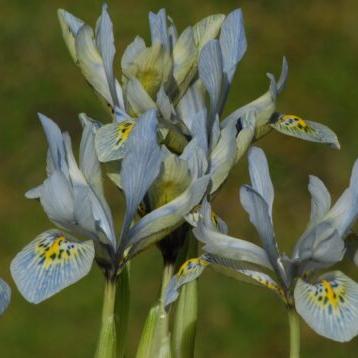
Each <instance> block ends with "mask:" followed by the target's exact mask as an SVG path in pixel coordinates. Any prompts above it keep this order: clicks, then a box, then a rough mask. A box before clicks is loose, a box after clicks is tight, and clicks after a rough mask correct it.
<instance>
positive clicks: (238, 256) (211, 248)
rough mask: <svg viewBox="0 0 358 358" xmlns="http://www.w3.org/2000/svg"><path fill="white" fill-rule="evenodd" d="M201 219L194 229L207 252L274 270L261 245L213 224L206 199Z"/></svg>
mask: <svg viewBox="0 0 358 358" xmlns="http://www.w3.org/2000/svg"><path fill="white" fill-rule="evenodd" d="M200 215H201V219H199V221H198V222H197V225H196V227H195V228H194V229H193V233H194V235H195V237H196V238H197V239H198V240H199V241H201V242H203V243H204V244H205V245H204V247H203V249H204V251H205V252H208V253H210V254H213V255H219V256H222V257H225V258H227V259H232V260H236V261H241V262H248V263H252V264H254V265H258V266H262V267H265V268H267V269H270V270H272V269H273V268H272V265H271V263H270V260H269V257H268V255H267V254H266V252H265V250H263V249H262V248H261V247H259V246H257V245H255V244H253V243H251V242H249V241H245V240H241V239H236V238H233V237H230V236H228V235H225V234H223V233H221V232H218V231H217V229H216V225H215V224H213V214H212V211H211V207H210V204H209V203H208V202H207V201H206V200H205V201H204V203H203V204H202V209H201V212H200Z"/></svg>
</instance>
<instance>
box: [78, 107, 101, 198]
mask: <svg viewBox="0 0 358 358" xmlns="http://www.w3.org/2000/svg"><path fill="white" fill-rule="evenodd" d="M80 119H81V122H82V126H83V130H82V137H81V143H80V158H79V167H80V170H81V172H82V173H83V175H84V177H85V179H86V181H87V183H88V185H89V186H90V187H91V188H92V189H93V190H94V192H95V193H96V194H97V195H98V196H100V197H103V183H102V171H101V165H100V163H99V160H98V158H97V154H96V150H95V135H96V131H97V130H98V129H99V127H98V125H97V124H96V122H95V121H93V120H91V119H90V118H88V117H87V116H86V115H85V114H84V113H82V114H80Z"/></svg>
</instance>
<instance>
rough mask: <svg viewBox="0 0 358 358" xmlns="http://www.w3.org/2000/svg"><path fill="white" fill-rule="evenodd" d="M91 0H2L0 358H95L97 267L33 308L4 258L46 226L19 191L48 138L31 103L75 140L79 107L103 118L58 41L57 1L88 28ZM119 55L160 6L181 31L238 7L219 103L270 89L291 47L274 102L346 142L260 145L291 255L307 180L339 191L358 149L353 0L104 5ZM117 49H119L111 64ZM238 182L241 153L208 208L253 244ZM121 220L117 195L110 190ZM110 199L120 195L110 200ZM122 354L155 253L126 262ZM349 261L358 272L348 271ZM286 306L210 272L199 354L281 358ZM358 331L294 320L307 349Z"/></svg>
mask: <svg viewBox="0 0 358 358" xmlns="http://www.w3.org/2000/svg"><path fill="white" fill-rule="evenodd" d="M100 5H101V2H100V1H94V0H76V1H70V0H61V1H60V0H52V1H44V0H42V1H40V0H29V1H24V0H0V14H1V15H0V20H1V21H0V81H1V82H0V107H1V117H2V118H1V122H2V125H1V130H0V146H1V150H0V153H1V154H0V155H1V171H0V179H1V180H0V226H1V231H0V234H1V241H0V244H1V245H0V262H1V265H0V277H3V278H5V279H6V280H7V281H8V282H9V283H10V285H11V286H12V288H13V300H12V302H11V306H10V307H9V309H8V311H7V312H6V314H4V315H3V316H2V317H0V356H1V357H4V358H8V357H9V358H15V357H28V358H32V357H36V358H39V357H54V358H57V357H58V358H60V357H66V358H71V357H91V356H92V355H93V352H94V348H95V343H96V338H97V333H98V332H97V330H98V323H99V319H100V310H101V305H102V288H103V279H102V276H101V273H100V271H99V270H98V268H96V267H94V268H93V270H92V272H91V273H90V275H88V276H87V277H86V278H84V279H83V280H81V281H80V282H79V283H78V284H76V285H74V286H72V287H69V288H67V289H66V290H64V291H63V292H61V293H60V294H58V295H56V296H54V297H53V298H51V299H49V300H48V301H46V302H44V303H42V304H40V305H37V306H35V305H30V304H29V303H27V302H25V300H24V299H23V298H22V297H21V296H20V295H19V293H18V292H17V291H16V289H15V287H14V284H13V282H12V280H11V278H10V275H9V269H8V267H9V264H10V261H11V259H12V258H13V257H14V255H15V254H16V252H17V251H18V250H20V249H21V248H22V247H23V246H24V245H25V244H27V243H28V242H29V241H30V240H32V239H33V238H34V237H35V235H36V234H38V233H40V232H42V231H43V230H46V229H48V228H51V227H52V225H51V223H49V221H48V220H47V218H46V216H45V214H44V213H43V212H42V209H41V207H40V205H39V203H37V202H35V201H28V200H26V199H25V198H24V196H23V193H24V192H25V191H26V190H27V189H28V188H31V187H33V186H35V185H37V184H38V183H40V181H41V180H42V179H43V178H44V174H45V155H46V143H45V139H44V136H43V133H42V131H41V128H40V125H39V122H38V120H37V117H36V113H37V112H38V111H39V112H42V113H45V114H46V115H48V116H49V117H51V118H53V119H55V120H56V121H57V123H59V125H60V126H61V127H62V128H63V129H66V130H68V131H69V132H70V133H71V135H72V137H73V138H74V140H75V142H76V143H77V144H78V140H79V136H80V126H79V122H78V120H77V114H78V113H80V112H86V113H88V114H89V115H91V116H92V117H94V118H97V119H100V120H103V121H105V120H106V119H107V120H108V117H107V114H106V112H105V111H104V110H103V108H102V107H101V105H100V103H99V101H98V100H97V98H96V97H95V95H94V94H93V93H92V92H91V90H90V89H89V88H88V86H87V85H86V84H85V82H84V80H83V78H82V75H81V74H80V72H79V70H78V68H76V66H75V65H74V64H73V63H72V60H71V58H70V56H69V54H68V52H67V49H66V48H65V45H64V43H63V41H62V36H61V32H60V28H59V25H58V22H57V16H56V9H57V8H58V7H63V8H65V9H67V10H68V11H70V12H72V13H74V14H76V15H78V16H79V17H80V18H82V19H85V20H86V21H88V22H90V23H91V24H94V22H95V19H96V18H97V16H98V15H99V12H100ZM109 5H110V12H111V15H112V19H113V21H114V25H115V35H116V43H117V49H118V53H119V54H121V53H122V51H123V49H124V48H125V46H127V44H128V43H129V42H130V41H131V40H132V39H133V38H134V36H135V35H136V34H140V35H142V36H144V37H145V38H146V39H148V37H149V36H148V20H147V14H148V12H149V11H150V10H155V11H156V10H158V9H160V8H161V7H166V9H167V10H168V13H169V14H170V15H171V16H172V17H173V18H174V20H175V22H176V24H177V26H178V28H179V29H180V30H182V29H184V27H186V26H187V25H189V24H193V23H194V22H196V21H197V20H199V19H201V18H203V17H204V16H207V15H209V14H212V13H219V12H221V13H228V12H229V11H231V10H233V9H234V8H236V7H242V9H243V11H244V16H245V23H246V32H247V37H248V45H249V46H248V52H247V54H246V56H245V57H244V59H243V61H242V62H241V64H240V65H239V68H238V72H237V77H236V80H235V82H234V86H233V88H232V91H231V94H230V97H229V103H228V106H227V112H229V111H230V110H233V109H235V108H236V107H238V106H239V105H242V104H244V103H245V102H247V101H249V100H251V99H253V98H256V97H257V96H258V95H261V94H262V93H263V92H264V91H266V89H267V88H268V80H267V79H266V77H265V73H266V72H268V71H271V72H273V73H276V74H278V72H279V70H280V65H281V59H282V55H284V54H285V55H286V56H287V57H288V61H289V65H290V71H289V72H290V73H289V81H288V86H287V88H286V90H285V92H284V93H283V94H282V96H281V97H280V100H279V110H281V111H287V112H292V113H295V114H299V115H301V116H303V117H304V118H306V119H313V120H317V121H321V122H322V123H324V124H326V125H329V126H330V127H331V128H332V129H333V130H335V131H336V133H337V134H338V136H339V139H340V141H341V144H342V150H341V151H333V150H331V149H330V148H328V147H325V146H322V145H317V144H314V143H306V142H301V141H299V140H296V139H293V138H289V137H285V136H282V135H280V134H278V133H272V134H270V135H269V136H267V137H266V138H264V139H263V140H261V141H260V142H259V145H260V146H261V147H263V148H264V149H265V150H266V153H267V155H268V157H269V161H270V164H271V172H272V177H273V181H274V185H275V189H276V201H275V208H274V220H275V223H276V232H277V236H278V238H279V242H280V245H281V247H282V249H283V250H284V251H286V252H290V250H291V248H292V245H293V242H294V241H295V240H296V238H297V237H298V236H299V235H300V233H302V232H303V230H304V228H305V225H306V222H307V219H308V217H309V196H308V192H307V189H306V187H307V180H308V175H309V174H311V173H312V174H316V175H318V176H319V177H321V178H322V179H323V180H324V181H325V183H326V184H327V186H328V188H329V189H330V190H331V192H332V194H333V196H334V198H336V197H337V196H338V195H339V194H340V193H341V191H342V190H343V189H344V188H345V187H346V185H347V182H348V178H349V175H350V170H351V167H352V164H353V161H354V159H355V158H356V157H358V136H357V134H358V120H357V118H356V117H357V114H358V110H357V103H358V87H357V79H358V61H357V59H358V22H357V15H358V2H357V1H355V0H341V1H335V0H317V1H309V0H300V1H293V0H292V1H284V0H275V1H273V0H257V1H254V0H242V1H231V0H196V1H192V0H180V1H179V0H176V1H170V2H169V1H164V0H160V1H159V0H157V1H154V0H151V1H144V0H142V1H138V0H132V1H128V0H127V1H120V0H117V1H109ZM119 59H120V56H117V68H119V65H118V64H119ZM245 182H247V166H246V160H242V161H241V162H240V163H239V165H238V166H237V167H236V168H235V170H234V171H233V173H232V175H231V177H230V179H229V181H228V182H227V184H226V185H225V187H224V188H223V190H222V192H221V194H220V195H219V196H218V197H217V199H216V201H215V208H216V210H217V212H218V213H219V214H220V216H222V217H223V218H224V219H225V220H226V221H227V223H228V224H229V226H230V228H231V233H232V234H233V235H238V236H239V237H242V238H246V239H250V240H252V241H256V240H257V235H256V233H255V232H254V231H253V229H252V227H251V226H250V225H249V224H248V218H247V216H246V214H245V213H244V211H243V210H242V208H241V206H240V204H239V200H238V188H239V185H241V184H243V183H245ZM110 198H111V199H112V201H111V204H112V207H113V210H114V212H115V217H116V219H118V221H120V212H121V204H120V202H119V201H120V198H119V196H116V194H115V195H111V196H110ZM116 198H118V199H116ZM132 268H133V271H132V297H133V304H132V307H131V319H130V340H129V354H128V357H134V352H135V347H136V344H137V342H138V338H139V335H140V332H141V327H142V325H143V321H144V319H145V316H146V314H147V311H148V309H149V307H150V305H151V304H152V302H153V301H154V300H155V299H156V298H157V294H158V290H159V280H160V274H161V258H160V255H159V254H158V252H157V251H156V250H155V249H153V250H151V251H148V252H147V253H146V254H145V255H141V257H138V258H137V259H136V260H135V261H134V262H133V265H132ZM343 268H344V270H345V272H346V273H349V274H350V275H351V276H352V277H354V278H355V279H356V280H357V279H358V275H357V270H356V268H354V267H352V266H350V265H347V264H345V265H344V267H343ZM287 342H288V326H287V317H286V312H285V308H284V307H283V305H282V304H281V303H280V302H279V301H278V300H277V299H276V297H275V296H274V295H273V294H272V293H270V292H267V291H266V290H263V289H260V288H256V287H252V286H247V285H245V284H240V283H237V282H236V281H233V280H231V279H229V278H225V277H223V276H220V275H219V274H217V273H215V272H213V271H210V270H208V272H206V273H205V274H204V275H203V277H202V280H201V281H200V319H199V326H198V337H197V349H196V357H223V358H224V357H225V358H226V357H286V356H287V352H288V346H287ZM357 350H358V339H357V338H356V339H355V340H353V341H352V342H350V343H348V344H338V343H334V342H331V341H328V340H326V339H324V338H321V337H319V336H318V335H316V334H315V333H314V332H312V331H311V330H310V329H309V328H308V327H307V326H305V324H302V356H303V357H345V358H348V357H356V356H357Z"/></svg>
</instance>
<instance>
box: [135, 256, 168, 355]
mask: <svg viewBox="0 0 358 358" xmlns="http://www.w3.org/2000/svg"><path fill="white" fill-rule="evenodd" d="M173 273H174V265H173V264H169V263H166V264H164V269H163V277H162V287H161V291H160V298H159V302H157V304H156V305H155V306H153V307H152V308H151V310H150V312H149V314H148V317H147V319H146V322H145V325H144V328H143V332H142V335H141V338H140V342H139V345H138V350H137V355H136V358H152V357H155V358H168V357H171V352H170V334H169V315H168V313H167V312H166V311H165V308H164V299H165V292H166V287H167V285H168V283H169V281H170V279H171V278H172V276H173Z"/></svg>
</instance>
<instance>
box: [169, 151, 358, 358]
mask: <svg viewBox="0 0 358 358" xmlns="http://www.w3.org/2000/svg"><path fill="white" fill-rule="evenodd" d="M249 172H250V178H251V185H244V186H243V187H242V188H241V190H240V199H241V203H242V205H243V207H244V209H245V210H246V212H247V213H248V215H249V218H250V221H251V223H252V224H253V225H254V226H255V228H256V230H257V232H258V234H259V237H260V239H261V241H262V245H263V247H262V248H261V247H259V246H257V245H255V244H253V243H251V242H248V241H245V240H242V239H236V238H233V237H230V236H228V235H227V228H226V226H225V225H222V224H221V225H219V224H218V222H217V221H215V220H213V217H212V214H211V209H210V205H209V204H208V203H207V202H206V203H205V204H204V205H203V208H202V211H201V216H200V218H199V220H198V221H197V223H196V227H195V228H194V229H193V232H194V235H195V236H196V238H197V239H198V240H199V241H201V242H203V243H204V247H203V250H204V252H205V253H204V254H203V255H202V256H201V257H199V258H194V259H191V260H189V261H187V262H186V263H184V264H183V266H182V267H181V268H180V270H179V271H178V273H177V274H176V276H174V278H173V279H172V281H171V282H170V284H169V286H168V289H167V296H166V303H167V304H170V303H171V302H173V301H174V300H175V299H176V297H177V295H178V289H179V287H181V286H182V285H184V284H186V283H188V282H190V281H192V280H193V279H195V278H196V277H198V276H199V275H200V274H201V273H202V272H203V270H204V269H205V267H207V266H209V265H212V266H214V267H215V268H217V269H218V270H222V271H224V272H225V273H228V274H230V275H231V276H234V277H236V278H238V279H240V280H244V281H246V282H251V283H254V284H257V285H261V286H264V287H267V288H269V289H270V290H272V291H274V292H275V293H276V294H277V295H278V296H279V297H280V298H281V299H282V301H283V302H284V303H285V304H286V306H287V307H288V309H289V313H290V320H291V323H292V322H293V323H292V324H291V329H292V331H291V333H292V332H296V333H292V334H293V339H296V343H295V342H293V352H292V351H291V354H292V356H297V354H298V352H297V350H298V345H297V336H296V337H295V334H298V333H297V318H295V310H296V311H297V312H298V314H299V315H300V316H301V317H302V318H303V319H304V320H305V322H306V323H307V324H308V325H309V326H310V327H311V328H312V329H313V330H314V331H316V332H317V333H318V334H320V335H322V336H324V337H327V338H330V339H332V340H335V341H339V342H345V341H349V340H351V339H352V338H353V337H355V336H356V335H357V334H358V284H357V283H356V282H354V281H353V280H352V279H350V278H349V277H347V276H346V275H345V274H343V273H342V272H340V271H330V272H327V273H323V274H322V273H321V272H320V271H322V270H325V269H327V268H329V267H331V266H333V265H334V264H336V263H338V262H340V261H341V260H342V258H343V257H344V254H345V250H346V242H345V238H346V237H347V235H349V234H350V228H351V226H352V224H353V223H354V221H355V220H356V219H357V217H358V160H357V161H356V162H355V164H354V166H353V170H352V175H351V179H350V184H349V187H348V188H347V189H346V190H345V191H344V192H343V194H342V195H341V197H340V198H339V199H338V200H337V202H336V203H335V204H334V205H333V206H331V197H330V194H329V192H328V190H327V189H326V187H325V186H324V184H323V183H322V181H321V180H320V179H318V178H317V177H315V176H310V180H309V186H308V189H309V191H310V193H311V197H312V201H311V216H310V221H309V224H308V226H307V228H306V230H305V232H304V233H303V235H302V236H301V237H300V238H299V240H298V241H297V243H296V245H295V247H294V250H293V253H292V255H291V257H288V256H287V255H286V254H284V253H281V252H280V250H279V247H278V244H277V241H276V237H275V233H274V229H273V220H272V204H273V200H274V189H273V186H272V182H271V178H270V174H269V169H268V164H267V160H266V157H265V155H264V153H263V151H262V150H261V149H259V148H255V147H253V148H252V149H250V151H249ZM295 354H296V355H295Z"/></svg>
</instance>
